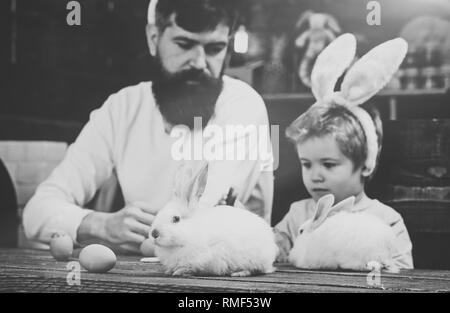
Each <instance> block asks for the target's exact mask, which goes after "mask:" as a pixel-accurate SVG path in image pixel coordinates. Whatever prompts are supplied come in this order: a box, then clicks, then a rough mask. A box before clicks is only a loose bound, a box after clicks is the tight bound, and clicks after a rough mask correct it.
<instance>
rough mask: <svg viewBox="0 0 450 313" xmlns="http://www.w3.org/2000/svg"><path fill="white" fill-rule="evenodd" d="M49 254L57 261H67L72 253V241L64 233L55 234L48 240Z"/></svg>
mask: <svg viewBox="0 0 450 313" xmlns="http://www.w3.org/2000/svg"><path fill="white" fill-rule="evenodd" d="M50 253H51V254H52V256H53V257H54V258H55V259H56V260H58V261H67V260H69V258H70V257H71V256H72V253H73V240H72V238H71V237H70V236H69V235H67V234H66V233H64V232H57V233H54V234H53V235H52V239H51V240H50Z"/></svg>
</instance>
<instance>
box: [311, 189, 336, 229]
mask: <svg viewBox="0 0 450 313" xmlns="http://www.w3.org/2000/svg"><path fill="white" fill-rule="evenodd" d="M333 203H334V196H333V194H331V193H330V194H328V195H325V196H323V197H322V198H320V199H319V201H317V206H316V213H315V214H314V217H313V220H312V224H311V225H312V228H313V229H316V228H317V227H319V226H320V225H321V224H322V223H323V222H324V221H325V219H326V217H327V216H328V212H330V210H331V207H332V206H333Z"/></svg>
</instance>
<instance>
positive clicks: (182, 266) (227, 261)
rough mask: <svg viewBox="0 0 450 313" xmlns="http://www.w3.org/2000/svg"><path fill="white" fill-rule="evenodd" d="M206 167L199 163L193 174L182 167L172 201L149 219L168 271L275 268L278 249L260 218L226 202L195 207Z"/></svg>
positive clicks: (259, 271)
mask: <svg viewBox="0 0 450 313" xmlns="http://www.w3.org/2000/svg"><path fill="white" fill-rule="evenodd" d="M207 169H208V167H207V165H206V166H203V167H201V169H200V171H197V173H198V174H197V175H195V174H194V173H195V171H191V172H190V171H189V170H188V169H187V167H186V166H184V167H182V168H181V170H180V171H179V173H181V175H178V176H177V177H176V180H177V186H176V187H175V193H174V199H173V201H170V202H169V203H167V205H166V206H165V207H164V208H163V209H162V210H161V211H160V212H159V213H158V214H157V216H156V218H155V220H154V221H153V224H152V227H151V230H150V236H151V238H153V240H154V243H155V253H156V255H157V257H158V258H159V259H160V261H161V263H162V264H163V265H164V267H165V268H166V274H172V275H183V276H189V275H220V276H222V275H223V276H228V275H231V276H249V275H253V274H263V273H271V272H273V271H274V270H275V268H274V267H273V262H274V261H275V258H276V255H277V252H278V248H277V246H276V244H275V238H274V234H273V232H272V229H271V227H270V225H269V224H268V223H267V222H266V221H265V220H264V219H263V218H261V217H259V216H257V215H256V214H254V213H251V212H249V211H247V210H244V209H241V208H236V207H232V206H228V205H218V206H215V207H211V208H201V209H200V208H198V207H196V204H197V203H198V199H199V197H200V195H201V193H202V189H204V186H205V184H206V178H207ZM193 174H194V175H193Z"/></svg>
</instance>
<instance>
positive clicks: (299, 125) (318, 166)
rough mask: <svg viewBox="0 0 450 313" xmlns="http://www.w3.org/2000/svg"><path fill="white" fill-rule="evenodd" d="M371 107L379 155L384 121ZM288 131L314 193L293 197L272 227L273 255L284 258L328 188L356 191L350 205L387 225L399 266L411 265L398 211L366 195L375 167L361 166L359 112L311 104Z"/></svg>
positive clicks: (342, 193)
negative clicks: (298, 198)
mask: <svg viewBox="0 0 450 313" xmlns="http://www.w3.org/2000/svg"><path fill="white" fill-rule="evenodd" d="M371 113H372V114H370V115H371V118H372V120H373V122H374V125H375V130H376V133H377V137H378V147H379V148H378V154H377V156H378V155H379V153H380V151H381V142H382V125H381V120H380V118H379V115H378V114H377V112H375V111H373V112H371ZM286 136H287V137H288V138H289V139H290V140H291V141H292V142H293V143H294V144H295V145H296V150H297V154H298V156H299V158H300V161H301V166H302V176H303V183H304V184H305V186H306V189H307V190H308V193H309V194H310V195H311V197H312V198H310V199H306V200H301V201H298V202H294V203H293V204H292V205H291V207H290V209H289V212H288V213H287V214H286V215H285V216H284V218H283V219H282V220H281V221H280V222H279V223H278V224H277V225H276V226H275V227H274V231H275V235H276V238H277V244H278V246H279V248H280V254H279V255H278V258H277V261H278V262H286V261H287V255H288V253H289V251H290V249H291V248H292V246H293V243H294V241H295V238H296V234H297V231H298V229H299V227H300V225H302V224H303V223H304V222H305V221H307V220H308V219H311V218H312V217H313V214H314V212H315V205H316V202H317V201H318V199H320V198H321V197H322V196H324V195H326V194H329V193H331V194H333V195H334V197H335V203H338V202H339V201H341V200H344V199H346V198H348V197H350V196H355V198H356V199H355V206H354V208H353V211H355V212H356V211H365V212H367V213H369V214H373V215H375V216H377V217H379V218H380V219H381V220H383V221H384V222H385V223H386V224H387V225H389V226H391V227H392V229H393V231H394V232H395V234H396V238H397V246H398V249H399V253H398V255H397V256H396V257H395V262H396V264H397V265H398V266H399V267H400V268H413V261H412V256H411V249H412V244H411V240H410V238H409V235H408V231H407V230H406V227H405V224H404V222H403V219H402V217H401V216H400V214H398V213H397V212H396V211H395V210H394V209H392V208H390V207H389V206H386V205H384V204H382V203H381V202H379V201H378V200H375V199H370V198H369V197H367V195H366V194H365V192H364V186H365V183H366V182H367V181H368V180H369V179H370V177H371V175H372V174H373V171H371V170H368V169H367V168H366V166H365V160H366V159H367V154H368V149H367V143H366V137H365V134H364V130H363V129H362V125H361V123H360V122H359V120H358V118H357V117H356V116H355V115H354V114H353V113H352V112H351V111H350V110H349V109H348V108H346V107H345V106H342V105H337V104H325V105H314V106H313V107H311V108H310V109H309V110H308V111H307V112H306V113H305V114H303V115H302V116H300V117H299V118H298V119H297V120H295V121H294V122H293V123H292V124H291V125H290V126H289V127H288V128H287V129H286Z"/></svg>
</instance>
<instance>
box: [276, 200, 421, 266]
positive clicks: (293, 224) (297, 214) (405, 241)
mask: <svg viewBox="0 0 450 313" xmlns="http://www.w3.org/2000/svg"><path fill="white" fill-rule="evenodd" d="M315 210H316V203H315V201H314V199H312V198H309V199H305V200H300V201H297V202H294V203H292V204H291V207H290V208H289V211H288V213H287V214H286V215H285V216H284V217H283V219H282V220H281V221H280V222H279V223H278V224H277V225H276V226H275V227H274V228H275V230H276V231H278V232H282V233H284V234H286V235H287V236H288V238H289V240H290V242H291V245H292V244H293V242H294V241H295V238H296V236H297V232H298V229H299V228H300V226H301V225H302V224H303V223H304V222H306V221H307V220H309V219H311V218H312V217H313V216H314V213H315ZM352 211H353V212H357V211H365V212H367V213H369V214H373V215H375V216H377V217H378V218H380V219H381V220H382V221H383V222H385V223H386V224H387V225H389V226H390V227H392V230H393V231H394V233H395V236H396V238H397V242H396V245H397V247H398V249H399V254H398V255H397V256H396V257H395V262H396V265H397V266H399V267H400V268H405V269H411V268H413V267H414V265H413V259H412V243H411V239H410V238H409V234H408V230H407V229H406V226H405V223H404V221H403V218H402V217H401V215H400V214H399V213H398V212H396V211H395V210H394V209H393V208H391V207H389V206H387V205H385V204H383V203H381V202H380V201H378V200H375V199H370V198H368V197H366V196H365V197H364V198H363V199H361V200H360V201H358V202H357V203H356V204H355V206H354V207H353V210H352Z"/></svg>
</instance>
